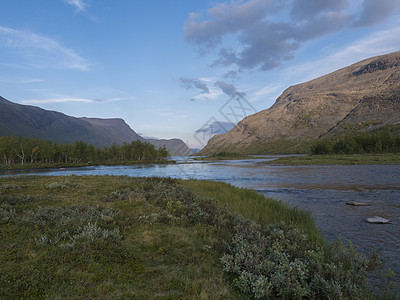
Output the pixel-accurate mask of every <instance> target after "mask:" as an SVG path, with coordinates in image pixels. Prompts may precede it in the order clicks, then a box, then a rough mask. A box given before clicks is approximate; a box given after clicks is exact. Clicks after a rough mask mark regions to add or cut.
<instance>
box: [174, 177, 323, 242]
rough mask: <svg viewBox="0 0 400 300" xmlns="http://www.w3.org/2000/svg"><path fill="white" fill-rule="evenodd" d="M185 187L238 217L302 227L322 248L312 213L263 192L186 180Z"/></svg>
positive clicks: (212, 182) (258, 221)
mask: <svg viewBox="0 0 400 300" xmlns="http://www.w3.org/2000/svg"><path fill="white" fill-rule="evenodd" d="M181 184H183V185H184V186H187V187H189V188H191V189H193V190H194V191H195V192H196V193H198V194H200V195H202V196H205V197H209V198H214V199H218V201H219V202H220V203H222V204H225V205H226V206H227V208H228V209H229V210H230V211H231V212H233V213H236V214H240V215H242V216H244V217H246V218H248V219H250V220H253V221H254V222H256V223H258V224H262V225H267V224H275V223H279V222H284V223H285V224H288V225H295V226H297V227H299V228H301V229H302V230H303V231H304V232H306V233H307V234H308V236H309V237H310V238H311V239H312V241H313V242H315V243H317V244H318V245H320V246H322V245H323V244H324V240H323V239H322V237H321V235H320V233H319V231H318V229H317V227H316V225H315V222H314V219H313V218H312V216H311V213H310V212H307V211H304V210H300V209H297V208H292V207H289V206H288V205H287V204H285V203H283V202H281V201H277V200H275V199H272V198H266V197H264V196H263V195H261V194H260V193H258V192H256V191H253V190H248V189H244V188H236V187H233V186H231V185H229V184H221V183H218V182H215V181H197V180H185V181H183V180H182V181H181Z"/></svg>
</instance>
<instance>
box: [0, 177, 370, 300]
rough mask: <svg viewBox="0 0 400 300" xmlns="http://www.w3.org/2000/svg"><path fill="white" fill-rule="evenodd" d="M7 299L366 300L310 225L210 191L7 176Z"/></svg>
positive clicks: (3, 289)
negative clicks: (269, 299)
mask: <svg viewBox="0 0 400 300" xmlns="http://www.w3.org/2000/svg"><path fill="white" fill-rule="evenodd" d="M0 242H1V245H2V247H0V299H16V298H18V299H28V298H29V299H33V298H34V299H41V298H50V299H59V298H68V299H70V298H78V299H88V298H96V299H99V298H100V299H123V298H137V299H149V298H150V299H251V298H281V299H298V298H311V299H313V298H315V299H338V298H368V297H370V296H371V294H370V290H369V288H368V286H367V278H368V274H369V272H370V271H371V270H372V269H374V267H375V266H376V258H375V257H372V258H366V257H364V256H362V255H360V254H358V253H356V251H354V249H353V248H351V247H347V246H345V245H344V244H343V243H341V242H338V243H336V244H332V245H327V244H326V243H325V242H324V241H323V240H322V238H321V236H320V234H319V233H318V230H317V229H316V227H315V225H314V222H313V219H312V217H311V215H310V214H309V213H307V212H304V211H300V210H297V209H292V208H289V207H288V206H286V205H284V204H282V203H281V202H278V201H275V200H273V199H267V198H265V197H263V196H262V195H260V194H258V193H256V192H254V191H250V190H246V189H239V188H235V187H232V186H230V185H228V184H224V183H215V182H210V181H195V180H189V181H183V180H174V179H169V178H163V179H162V178H131V177H125V176H122V177H114V176H68V177H51V176H35V177H27V176H26V177H24V176H20V177H12V178H0Z"/></svg>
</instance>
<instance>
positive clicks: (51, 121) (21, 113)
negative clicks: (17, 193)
mask: <svg viewBox="0 0 400 300" xmlns="http://www.w3.org/2000/svg"><path fill="white" fill-rule="evenodd" d="M2 135H6V136H7V135H17V136H25V137H35V138H39V139H47V140H51V141H53V142H56V143H65V144H69V143H74V142H75V141H77V140H82V141H84V142H86V143H88V144H92V145H94V146H96V147H100V148H102V147H104V146H111V145H112V144H114V143H116V144H122V143H123V142H128V143H130V142H132V141H137V140H139V141H142V142H149V143H151V144H153V145H154V146H155V147H156V148H158V145H159V144H160V143H159V142H156V143H154V141H153V140H146V139H144V138H142V137H141V136H140V135H138V134H137V133H136V132H135V131H134V130H132V128H130V127H129V125H128V124H126V123H125V121H124V120H122V119H117V118H116V119H99V118H75V117H71V116H67V115H65V114H63V113H60V112H56V111H48V110H44V109H42V108H39V107H35V106H30V105H21V104H17V103H13V102H11V101H8V100H6V99H4V98H3V97H0V136H2ZM178 141H180V142H178ZM178 144H179V146H180V147H181V148H182V149H185V146H186V145H185V144H184V143H183V142H182V141H181V140H178V139H173V140H172V141H170V140H165V142H164V144H162V145H161V147H162V146H163V145H165V146H166V148H167V149H168V150H169V151H170V153H171V154H173V155H175V154H176V153H175V152H174V151H175V149H176V148H177V146H176V145H178ZM182 144H183V145H182ZM186 149H187V150H188V151H190V150H189V148H188V147H187V146H186Z"/></svg>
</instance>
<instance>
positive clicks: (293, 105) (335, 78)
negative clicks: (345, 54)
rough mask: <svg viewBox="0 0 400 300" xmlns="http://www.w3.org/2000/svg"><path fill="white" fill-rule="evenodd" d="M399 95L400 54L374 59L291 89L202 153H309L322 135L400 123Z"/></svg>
mask: <svg viewBox="0 0 400 300" xmlns="http://www.w3.org/2000/svg"><path fill="white" fill-rule="evenodd" d="M399 95H400V51H398V52H394V53H390V54H386V55H382V56H376V57H371V58H368V59H365V60H362V61H360V62H357V63H354V64H352V65H350V66H348V67H345V68H341V69H339V70H337V71H334V72H332V73H329V74H327V75H324V76H321V77H318V78H316V79H313V80H311V81H308V82H304V83H300V84H297V85H293V86H291V87H288V88H287V89H286V90H285V91H283V93H282V94H281V95H280V96H279V97H278V98H277V100H276V101H275V103H274V104H273V105H272V106H271V107H270V108H268V109H265V110H262V111H260V112H258V113H255V114H253V115H250V116H247V117H246V118H244V119H243V120H241V121H240V122H239V123H238V125H236V126H235V127H234V128H233V129H232V130H230V131H229V132H227V133H225V134H221V135H216V136H214V137H213V138H211V139H210V141H209V142H208V144H207V146H206V147H205V148H204V149H203V150H202V151H200V154H212V153H217V152H220V151H226V152H240V153H248V154H266V153H296V152H307V151H308V149H309V146H310V144H311V143H313V142H314V141H315V140H317V139H319V138H322V137H331V136H337V135H343V134H345V133H346V132H349V129H352V130H359V131H368V130H375V129H377V128H380V127H383V126H387V125H398V124H399V123H400V96H399ZM359 123H361V125H360V124H359Z"/></svg>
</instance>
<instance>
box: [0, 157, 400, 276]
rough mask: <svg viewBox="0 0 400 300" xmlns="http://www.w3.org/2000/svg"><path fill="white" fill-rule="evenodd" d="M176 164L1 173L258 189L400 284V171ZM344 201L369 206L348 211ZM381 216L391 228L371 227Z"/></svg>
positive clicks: (262, 163) (260, 163) (257, 162)
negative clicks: (375, 258) (370, 258)
mask: <svg viewBox="0 0 400 300" xmlns="http://www.w3.org/2000/svg"><path fill="white" fill-rule="evenodd" d="M176 159H177V164H171V165H137V166H111V167H106V166H98V167H86V168H71V169H68V168H67V169H50V170H24V171H0V177H1V176H15V175H24V174H25V175H61V176H68V175H72V174H75V175H127V176H135V177H136V176H146V177H152V176H158V177H172V178H182V179H188V178H195V179H207V180H215V181H223V182H227V183H230V184H232V185H235V186H239V187H245V188H250V189H254V190H257V191H259V192H261V193H263V194H265V195H266V196H271V197H273V198H275V199H279V200H281V201H284V202H286V203H288V204H289V205H291V206H295V207H299V208H302V209H306V210H310V211H311V212H312V214H313V216H314V218H315V221H316V224H317V226H318V228H319V229H320V231H321V233H322V234H323V236H324V237H325V238H326V239H327V240H329V241H334V240H336V239H337V237H341V238H343V239H347V240H350V241H351V242H352V243H353V244H354V245H356V246H358V248H359V250H360V251H362V252H365V253H367V254H370V253H371V252H372V251H375V252H377V253H378V254H379V255H380V257H381V258H382V260H383V261H384V262H385V263H386V265H387V266H388V267H390V268H391V269H392V270H393V271H395V273H396V279H397V281H399V282H400V166H399V165H351V166H277V165H269V164H268V163H266V162H267V161H268V160H271V159H274V158H260V159H247V160H229V161H219V162H199V161H193V160H191V159H190V158H176ZM346 201H357V202H364V203H369V204H371V206H349V205H345V203H346ZM373 216H380V217H383V218H385V219H389V220H390V221H391V223H390V224H369V223H367V222H366V221H365V220H366V219H367V218H369V217H373Z"/></svg>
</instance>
